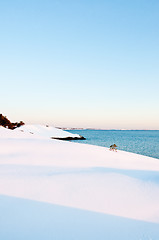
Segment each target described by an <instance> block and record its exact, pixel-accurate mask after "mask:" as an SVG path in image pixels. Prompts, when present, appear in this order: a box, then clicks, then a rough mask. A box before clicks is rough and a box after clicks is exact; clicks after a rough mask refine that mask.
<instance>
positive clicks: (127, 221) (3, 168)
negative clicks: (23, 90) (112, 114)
mask: <svg viewBox="0 0 159 240" xmlns="http://www.w3.org/2000/svg"><path fill="white" fill-rule="evenodd" d="M38 129H40V131H41V132H40V135H38V134H39V133H38ZM0 130H1V129H0ZM23 130H24V132H18V131H15V132H14V131H12V133H13V132H14V133H15V136H17V135H16V134H22V135H23V139H22V138H19V137H15V138H13V137H12V138H11V137H10V132H9V131H11V130H7V129H5V130H2V131H0V134H2V132H5V134H4V135H5V137H4V136H3V137H2V135H3V134H2V135H0V136H1V137H0V194H1V195H3V196H1V197H0V211H1V217H0V226H2V228H1V229H0V239H3V240H9V239H16V240H18V239H22V238H23V239H28V236H29V239H44V234H45V230H46V229H47V231H49V232H50V235H49V236H47V237H46V238H47V239H57V240H59V239H82V240H83V239H84V240H85V239H86V240H87V239H109V240H111V239H112V240H116V239H118V240H119V239H122V240H127V239H129V240H131V239H132V240H134V239H138V240H139V239H142V240H148V239H149V240H150V239H152V240H158V237H159V160H158V159H154V158H150V157H145V156H141V155H137V154H133V153H128V152H124V151H117V152H112V151H109V149H107V148H104V147H97V146H91V145H85V144H79V143H71V142H63V141H57V140H51V139H49V138H48V136H50V132H49V133H48V135H47V136H46V131H44V132H45V134H44V135H43V136H44V137H41V136H42V135H41V133H42V129H41V127H40V128H39V126H37V127H35V129H32V131H33V130H34V134H35V135H36V136H40V137H37V138H36V139H35V138H33V137H32V136H33V135H34V134H30V133H29V131H30V128H29V129H28V131H26V130H25V129H23ZM61 131H62V130H61ZM7 135H8V137H7ZM24 136H25V137H24ZM28 136H30V138H29V137H28ZM62 136H63V135H62ZM7 196H8V197H7ZM9 196H10V197H9ZM24 199H25V200H24ZM29 213H30V215H29ZM2 214H3V216H4V217H2ZM46 216H47V217H46ZM78 218H80V219H78ZM15 219H16V221H14V220H15ZM46 219H47V220H46ZM50 221H52V222H51V223H52V224H51V223H50ZM98 221H99V222H98ZM31 226H34V229H33V230H30V228H32V227H31ZM92 226H93V227H92ZM101 226H102V227H101ZM19 227H20V228H21V229H22V230H21V233H20V234H19V233H18V231H17V229H18V228H19ZM14 229H16V230H14ZM115 230H116V233H115ZM27 231H30V232H29V233H28V232H27ZM31 232H32V233H31ZM18 234H19V235H18ZM28 234H29V235H28ZM34 234H35V235H34ZM54 234H55V235H54ZM116 234H117V235H116ZM11 235H12V236H11ZM42 236H43V237H42ZM20 237H21V238H20Z"/></svg>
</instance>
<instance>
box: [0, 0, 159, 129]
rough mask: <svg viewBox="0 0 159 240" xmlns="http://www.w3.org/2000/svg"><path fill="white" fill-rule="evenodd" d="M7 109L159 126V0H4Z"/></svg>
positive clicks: (51, 120)
mask: <svg viewBox="0 0 159 240" xmlns="http://www.w3.org/2000/svg"><path fill="white" fill-rule="evenodd" d="M0 36H1V37H0V86H1V88H0V89H1V94H0V95H1V97H0V99H1V101H0V113H2V114H4V115H5V116H7V117H8V118H9V119H10V120H11V121H19V120H23V121H24V122H26V123H40V124H50V125H54V126H61V127H94V128H105V129H108V128H115V129H118V128H120V129H121V128H122V129H123V128H124V129H159V106H158V105H159V93H158V92H159V1H158V0H152V1H148V0H133V1H126V0H112V1H110V0H109V1H108V0H77V1H73V0H72V1H71V0H56V1H53V0H52V1H51V0H45V1H42V0H27V1H22V0H14V1H12V0H5V1H2V0H0Z"/></svg>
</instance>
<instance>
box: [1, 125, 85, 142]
mask: <svg viewBox="0 0 159 240" xmlns="http://www.w3.org/2000/svg"><path fill="white" fill-rule="evenodd" d="M0 135H1V137H3V138H17V137H20V138H28V137H29V138H45V139H46V138H62V139H65V138H79V139H80V138H81V136H80V135H78V134H72V133H69V132H66V131H63V130H62V129H58V128H55V127H48V126H43V125H24V126H21V127H20V128H16V129H15V130H10V129H6V128H3V127H0Z"/></svg>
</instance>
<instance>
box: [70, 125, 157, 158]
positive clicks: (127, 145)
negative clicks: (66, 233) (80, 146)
mask: <svg viewBox="0 0 159 240" xmlns="http://www.w3.org/2000/svg"><path fill="white" fill-rule="evenodd" d="M68 132H71V133H77V134H79V135H82V136H83V137H85V138H86V140H75V141H76V142H80V143H84V144H92V145H97V146H102V147H107V148H109V147H110V145H112V144H116V145H117V149H119V150H124V151H127V152H133V153H137V154H141V155H145V156H149V157H153V158H157V159H159V130H94V129H82V130H79V129H75V130H68Z"/></svg>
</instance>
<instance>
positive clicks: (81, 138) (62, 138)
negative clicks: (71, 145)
mask: <svg viewBox="0 0 159 240" xmlns="http://www.w3.org/2000/svg"><path fill="white" fill-rule="evenodd" d="M51 139H56V140H63V141H71V140H86V138H85V137H83V136H80V135H79V137H52V138H51Z"/></svg>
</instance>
